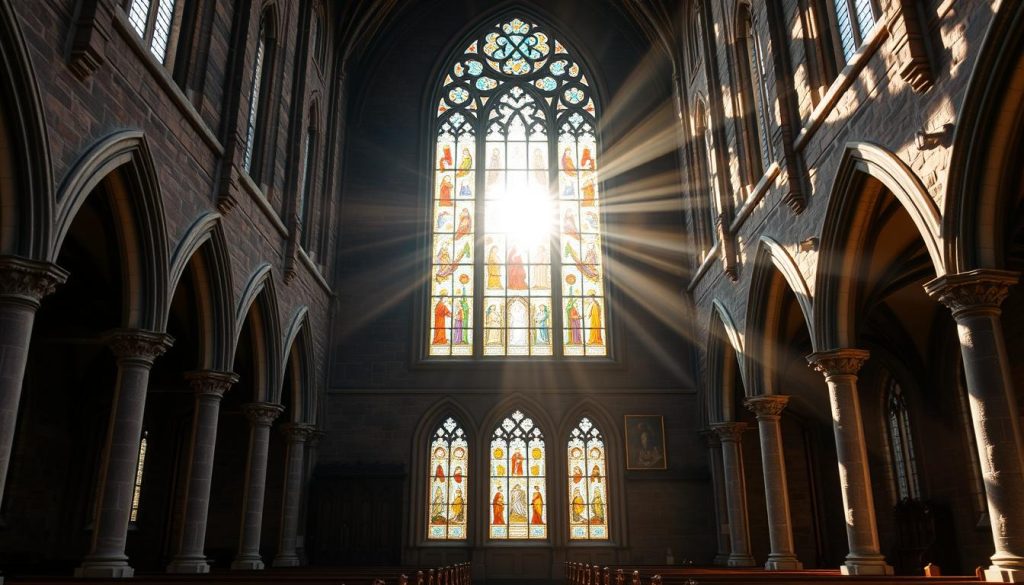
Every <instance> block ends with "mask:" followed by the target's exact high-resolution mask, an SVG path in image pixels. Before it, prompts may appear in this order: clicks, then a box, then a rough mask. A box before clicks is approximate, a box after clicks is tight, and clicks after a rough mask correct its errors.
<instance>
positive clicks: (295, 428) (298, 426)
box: [281, 423, 316, 443]
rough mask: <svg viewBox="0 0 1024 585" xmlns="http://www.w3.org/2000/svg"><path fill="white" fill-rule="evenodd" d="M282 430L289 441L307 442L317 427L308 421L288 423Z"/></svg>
mask: <svg viewBox="0 0 1024 585" xmlns="http://www.w3.org/2000/svg"><path fill="white" fill-rule="evenodd" d="M281 432H282V433H284V436H285V438H286V439H287V440H288V442H289V443H305V442H306V441H308V440H309V439H310V437H312V436H313V434H314V433H316V427H314V426H313V425H311V424H308V423H288V424H286V425H284V426H283V427H281Z"/></svg>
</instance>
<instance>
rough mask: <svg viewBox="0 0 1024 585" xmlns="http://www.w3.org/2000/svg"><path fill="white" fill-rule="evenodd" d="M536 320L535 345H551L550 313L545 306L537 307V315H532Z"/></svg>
mask: <svg viewBox="0 0 1024 585" xmlns="http://www.w3.org/2000/svg"><path fill="white" fill-rule="evenodd" d="M534 318H535V319H536V320H537V343H540V344H545V345H546V344H548V343H551V311H550V310H549V309H548V306H547V305H541V306H539V307H537V314H536V315H534Z"/></svg>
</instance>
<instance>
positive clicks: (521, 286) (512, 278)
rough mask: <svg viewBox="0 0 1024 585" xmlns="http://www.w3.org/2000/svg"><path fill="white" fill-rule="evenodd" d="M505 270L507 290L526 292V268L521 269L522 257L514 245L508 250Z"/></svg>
mask: <svg viewBox="0 0 1024 585" xmlns="http://www.w3.org/2000/svg"><path fill="white" fill-rule="evenodd" d="M506 270H508V288H509V290H526V268H524V267H523V255H522V254H521V253H520V252H519V247H518V246H516V245H515V244H512V246H511V247H509V249H508V264H507V268H506Z"/></svg>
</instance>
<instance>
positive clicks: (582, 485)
mask: <svg viewBox="0 0 1024 585" xmlns="http://www.w3.org/2000/svg"><path fill="white" fill-rule="evenodd" d="M567 466H568V467H567V469H568V472H569V485H568V488H569V492H568V493H569V538H570V539H572V540H607V539H608V507H609V499H608V472H607V470H608V465H607V456H606V453H605V443H604V437H603V436H602V435H601V431H599V430H598V429H597V427H595V426H594V424H593V423H592V422H591V421H590V419H589V418H586V417H584V418H582V419H581V420H580V422H579V424H577V425H576V427H575V428H574V429H573V430H572V433H570V437H569V444H568V459H567Z"/></svg>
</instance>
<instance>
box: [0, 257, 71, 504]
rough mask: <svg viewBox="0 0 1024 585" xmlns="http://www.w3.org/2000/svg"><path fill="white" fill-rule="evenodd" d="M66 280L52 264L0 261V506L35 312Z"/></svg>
mask: <svg viewBox="0 0 1024 585" xmlns="http://www.w3.org/2000/svg"><path fill="white" fill-rule="evenodd" d="M67 277H68V273H67V272H65V271H64V270H63V269H61V268H60V267H58V266H57V265H56V264H50V263H46V262H36V261H34V260H28V259H26V258H18V257H16V256H3V257H0V503H3V500H4V484H5V483H6V480H7V469H8V467H10V463H11V449H12V448H13V447H14V429H15V426H16V424H17V422H18V403H19V402H20V401H21V384H22V382H23V381H24V379H25V364H26V363H27V362H28V347H29V343H30V342H31V341H32V325H33V324H34V322H35V317H36V311H37V310H38V309H39V303H40V301H42V299H43V297H46V296H47V295H50V294H51V293H53V291H54V289H56V288H57V285H60V284H63V283H64V282H65V281H66V280H67Z"/></svg>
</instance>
